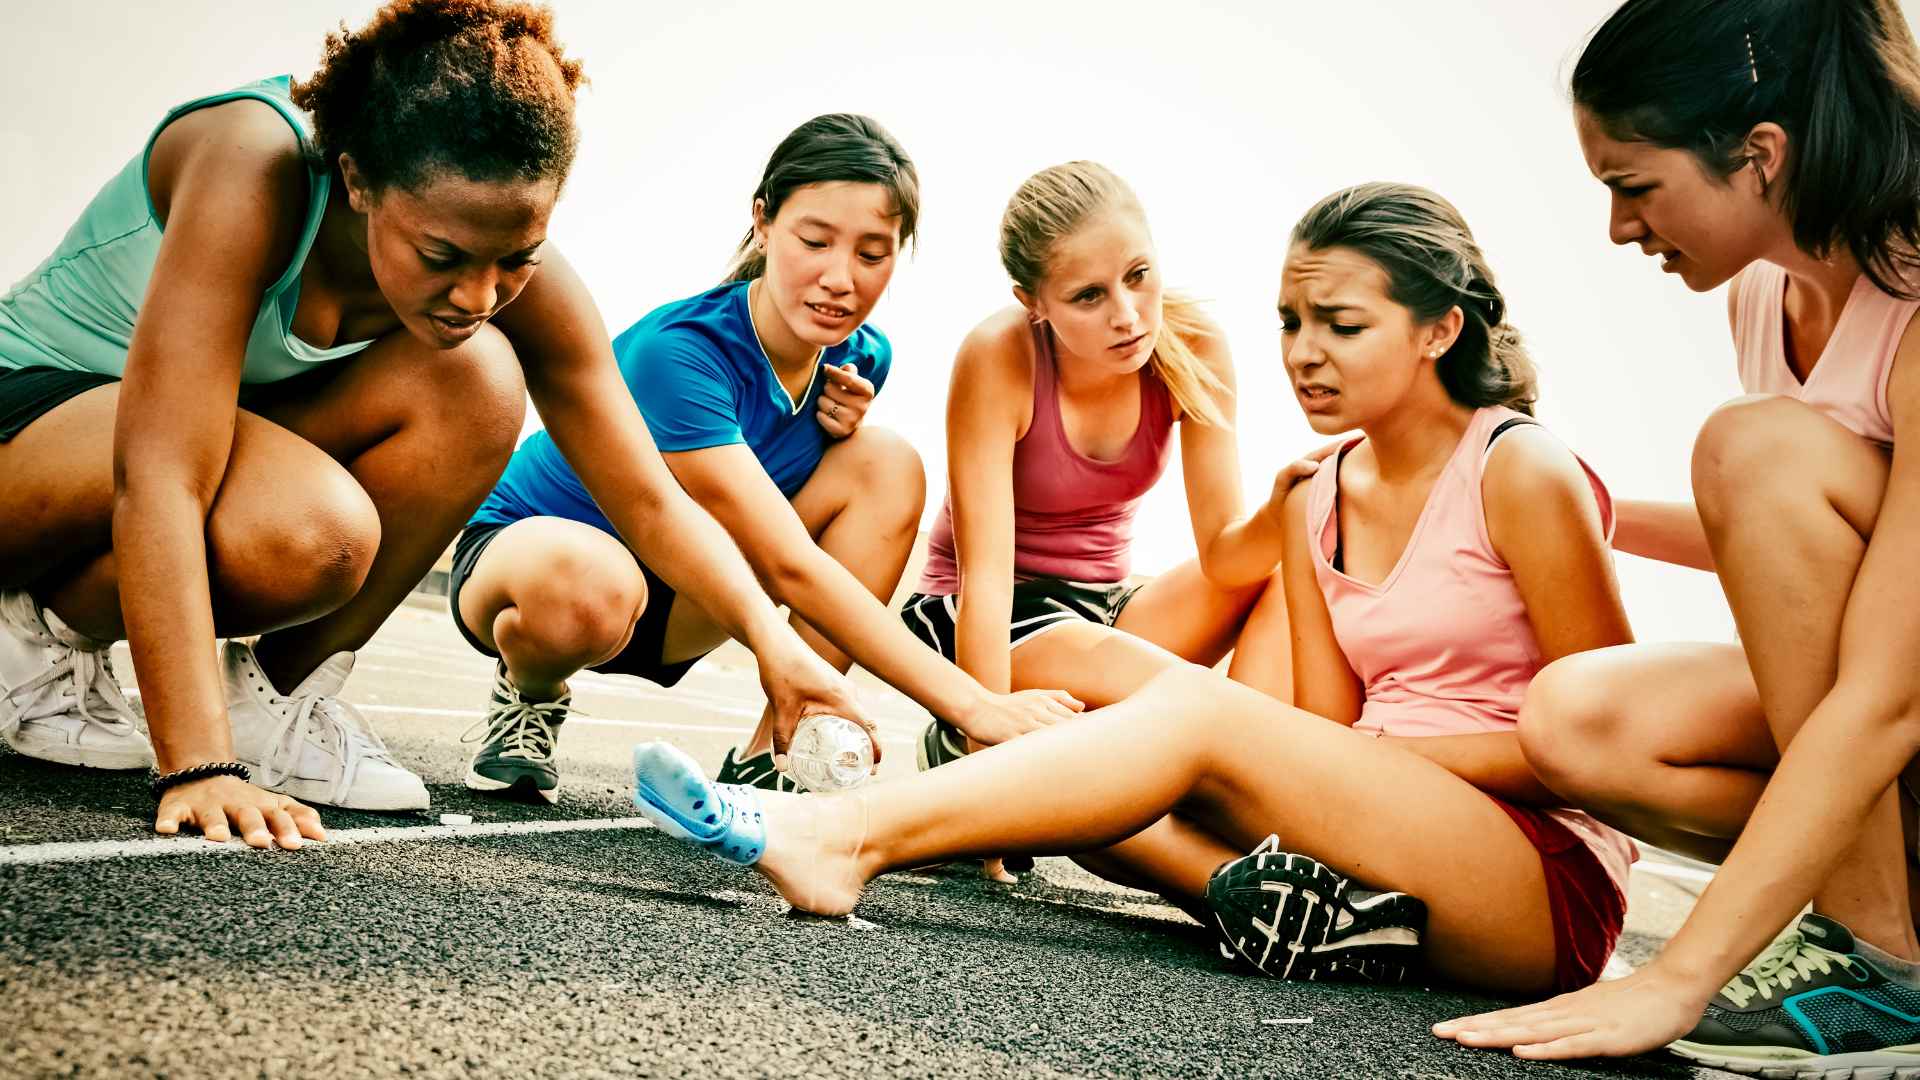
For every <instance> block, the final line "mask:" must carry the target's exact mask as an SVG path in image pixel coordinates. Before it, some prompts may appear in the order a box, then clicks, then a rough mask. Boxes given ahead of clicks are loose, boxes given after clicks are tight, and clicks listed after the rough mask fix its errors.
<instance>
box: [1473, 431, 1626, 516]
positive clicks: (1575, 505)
mask: <svg viewBox="0 0 1920 1080" xmlns="http://www.w3.org/2000/svg"><path fill="white" fill-rule="evenodd" d="M1480 491H1481V497H1482V499H1483V500H1484V502H1485V504H1486V511H1487V520H1488V522H1489V523H1490V524H1493V523H1496V522H1498V521H1501V520H1509V521H1519V520H1522V519H1524V520H1526V521H1528V522H1533V523H1543V524H1551V522H1552V521H1553V518H1552V517H1546V518H1543V517H1542V516H1541V511H1543V510H1548V511H1551V510H1562V511H1566V512H1568V513H1571V514H1574V515H1584V513H1585V508H1587V507H1596V508H1597V503H1598V500H1599V495H1598V493H1597V491H1596V490H1595V482H1594V480H1593V479H1592V478H1591V476H1590V474H1589V473H1588V471H1587V469H1586V467H1585V466H1584V465H1582V464H1581V463H1580V459H1579V458H1578V457H1576V456H1575V455H1574V453H1573V451H1572V450H1571V449H1569V448H1568V446H1567V444H1566V443H1563V442H1561V441H1560V439H1559V437H1558V436H1556V435H1554V434H1553V432H1551V431H1549V430H1547V429H1546V428H1545V427H1542V426H1541V425H1539V424H1537V423H1530V424H1520V425H1517V426H1515V427H1514V428H1513V429H1512V430H1510V431H1508V432H1507V433H1506V434H1504V435H1502V436H1500V440H1499V441H1498V442H1496V443H1494V444H1493V447H1492V449H1490V450H1488V451H1487V461H1486V469H1485V472H1484V473H1483V474H1482V476H1481V480H1480Z"/></svg>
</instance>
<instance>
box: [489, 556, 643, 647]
mask: <svg viewBox="0 0 1920 1080" xmlns="http://www.w3.org/2000/svg"><path fill="white" fill-rule="evenodd" d="M512 594H513V600H514V610H515V614H516V618H517V622H516V624H515V632H514V634H513V635H511V637H513V638H514V639H517V640H515V641H514V642H513V644H517V645H519V646H520V647H522V648H525V649H531V650H533V651H534V652H537V653H539V654H540V655H541V656H542V657H545V658H551V659H556V660H559V659H564V660H570V661H574V662H576V663H579V664H589V663H593V662H595V661H596V660H599V659H601V658H603V657H606V656H608V655H611V654H612V653H613V651H614V650H615V649H617V648H619V647H620V643H621V642H622V641H625V640H626V637H627V634H628V632H629V631H631V630H632V629H633V624H634V621H635V619H636V618H638V616H639V612H640V610H641V606H642V605H643V604H644V603H646V600H647V586H646V580H645V579H644V578H642V577H641V576H640V571H639V569H638V568H637V567H636V568H634V569H633V570H632V572H631V573H630V574H617V573H616V574H610V573H607V570H606V567H605V566H603V565H598V564H597V563H588V562H587V561H585V560H581V559H578V558H576V557H573V556H571V555H568V554H558V555H556V556H554V557H553V558H551V559H550V560H549V561H547V562H546V563H545V564H544V565H543V566H542V568H541V571H540V580H539V581H538V582H532V583H528V584H527V585H526V586H524V587H522V588H519V589H514V590H512ZM504 644H505V643H503V645H504ZM509 647H510V646H509Z"/></svg>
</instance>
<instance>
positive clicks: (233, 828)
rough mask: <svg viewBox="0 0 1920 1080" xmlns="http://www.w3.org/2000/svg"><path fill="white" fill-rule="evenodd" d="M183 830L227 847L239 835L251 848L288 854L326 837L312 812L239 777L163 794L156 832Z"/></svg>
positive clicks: (220, 778)
mask: <svg viewBox="0 0 1920 1080" xmlns="http://www.w3.org/2000/svg"><path fill="white" fill-rule="evenodd" d="M182 825H186V826H188V827H190V828H195V829H198V830H200V834H201V835H202V836H205V837H206V838H207V839H209V840H212V841H214V842H215V843H221V844H224V843H226V842H227V841H228V840H229V839H231V838H232V837H233V834H234V833H236V832H237V833H239V834H240V838H241V839H242V840H244V841H246V843H247V846H248V847H256V848H270V847H273V846H274V845H275V844H278V845H279V846H280V847H283V848H286V849H287V850H288V851H292V850H295V849H297V848H299V847H300V846H301V844H302V842H303V838H304V839H305V840H325V839H326V838H327V832H326V830H325V829H323V828H321V827H320V814H319V813H318V812H317V811H315V810H314V808H313V807H311V806H308V805H307V804H305V803H303V802H299V801H297V800H295V799H289V798H287V797H286V796H285V795H281V794H277V793H275V792H272V791H267V790H265V789H263V788H257V787H255V786H253V785H252V784H249V783H247V782H246V781H245V780H242V779H240V778H239V777H237V776H210V777H208V778H206V779H205V780H195V781H193V782H191V783H186V784H179V785H176V786H174V787H170V788H168V789H167V790H166V791H164V792H161V794H160V809H159V810H158V811H156V812H155V814H154V818H153V831H154V832H157V833H160V834H162V835H164V836H172V835H174V834H175V833H178V832H179V831H180V826H182Z"/></svg>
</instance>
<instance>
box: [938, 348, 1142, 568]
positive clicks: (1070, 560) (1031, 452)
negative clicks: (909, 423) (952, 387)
mask: <svg viewBox="0 0 1920 1080" xmlns="http://www.w3.org/2000/svg"><path fill="white" fill-rule="evenodd" d="M1172 434H1173V399H1172V397H1171V396H1170V395H1169V394H1168V393H1167V388H1166V386H1165V385H1164V384H1163V383H1161V381H1160V379H1159V377H1158V376H1156V375H1154V374H1153V371H1152V369H1151V368H1142V369H1141V370H1140V423H1139V426H1138V427H1136V428H1135V429H1134V432H1133V439H1132V441H1130V442H1129V443H1127V449H1126V451H1125V452H1124V453H1122V454H1121V455H1120V457H1119V459H1118V460H1116V461H1095V460H1094V459H1092V458H1089V457H1086V456H1084V455H1082V454H1081V453H1080V452H1079V451H1078V450H1075V449H1074V448H1073V446H1072V444H1070V443H1068V442H1067V431H1066V428H1065V426H1064V425H1063V424H1062V423H1061V421H1060V394H1059V387H1058V379H1057V376H1056V371H1055V361H1054V353H1053V332H1052V331H1051V330H1049V329H1048V328H1047V325H1046V324H1045V323H1036V324H1034V326H1033V421H1032V422H1031V423H1029V424H1028V425H1027V433H1026V434H1025V435H1023V436H1021V438H1020V441H1019V442H1017V443H1015V444H1014V445H1013V571H1014V578H1015V580H1018V581H1028V580H1031V579H1033V578H1038V577H1047V578H1059V579H1062V580H1066V581H1085V582H1101V583H1104V582H1114V581H1124V580H1126V577H1127V574H1128V572H1129V571H1130V570H1131V569H1132V566H1133V515H1134V511H1135V510H1136V509H1137V508H1138V507H1139V504H1140V497H1141V496H1143V495H1145V494H1146V493H1147V492H1148V490H1150V489H1151V488H1152V487H1153V485H1154V484H1155V483H1156V482H1157V481H1159V479H1160V477H1161V474H1163V473H1165V472H1166V471H1167V458H1168V456H1169V451H1170V450H1171V449H1172V446H1173V439H1172ZM919 591H920V592H922V593H925V594H927V595H928V596H952V595H953V594H955V593H957V592H959V591H960V574H959V570H958V558H957V556H956V554H955V551H954V545H953V496H952V495H951V494H949V495H948V496H947V501H946V503H945V504H944V505H942V506H941V507H940V516H939V517H938V518H937V519H935V521H934V524H933V535H932V536H930V537H929V538H928V540H927V566H926V569H925V570H924V571H923V572H922V573H921V575H920V585H919Z"/></svg>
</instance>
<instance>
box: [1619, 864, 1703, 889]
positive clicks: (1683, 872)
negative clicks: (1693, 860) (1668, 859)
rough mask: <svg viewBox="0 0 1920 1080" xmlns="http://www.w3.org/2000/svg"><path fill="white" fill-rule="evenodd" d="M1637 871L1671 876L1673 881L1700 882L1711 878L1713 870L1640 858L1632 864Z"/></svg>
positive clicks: (1665, 876)
mask: <svg viewBox="0 0 1920 1080" xmlns="http://www.w3.org/2000/svg"><path fill="white" fill-rule="evenodd" d="M1633 869H1634V870H1635V871H1636V872H1637V873H1642V874H1652V875H1654V876H1655V877H1663V878H1672V879H1674V880H1675V881H1698V882H1700V883H1702V884H1705V883H1706V882H1709V881H1712V880H1713V871H1711V870H1701V869H1699V868H1698V867H1693V866H1677V865H1675V864H1673V863H1661V862H1647V861H1646V860H1644V859H1643V860H1641V861H1640V862H1637V863H1634V864H1633Z"/></svg>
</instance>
